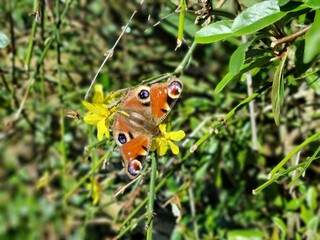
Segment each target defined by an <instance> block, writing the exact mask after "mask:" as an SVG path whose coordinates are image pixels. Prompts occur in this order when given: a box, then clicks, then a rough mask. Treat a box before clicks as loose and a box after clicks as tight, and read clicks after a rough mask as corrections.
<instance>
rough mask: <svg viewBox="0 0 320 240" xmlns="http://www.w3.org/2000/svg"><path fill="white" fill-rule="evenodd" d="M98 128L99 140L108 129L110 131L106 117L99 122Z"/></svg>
mask: <svg viewBox="0 0 320 240" xmlns="http://www.w3.org/2000/svg"><path fill="white" fill-rule="evenodd" d="M97 128H98V134H97V137H98V140H99V141H101V140H102V138H103V135H104V134H105V132H106V131H109V130H108V128H107V127H106V124H105V119H104V118H103V119H101V120H100V121H99V122H98V124H97Z"/></svg>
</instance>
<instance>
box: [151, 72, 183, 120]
mask: <svg viewBox="0 0 320 240" xmlns="http://www.w3.org/2000/svg"><path fill="white" fill-rule="evenodd" d="M182 88H183V84H182V82H181V81H180V80H179V79H178V78H172V79H170V80H169V81H168V82H166V83H159V84H155V85H153V86H151V89H150V105H151V116H152V117H153V119H154V122H155V123H156V125H159V123H161V122H162V121H163V119H164V118H165V117H166V116H167V115H168V113H169V112H170V111H171V109H172V107H173V106H174V104H175V103H176V102H177V100H178V98H179V96H180V94H181V91H182Z"/></svg>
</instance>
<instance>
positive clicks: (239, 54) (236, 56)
mask: <svg viewBox="0 0 320 240" xmlns="http://www.w3.org/2000/svg"><path fill="white" fill-rule="evenodd" d="M252 42H253V40H251V41H249V42H246V43H244V44H242V45H240V46H239V47H238V48H237V49H236V50H235V51H234V52H233V54H232V56H231V57H230V62H229V71H230V72H232V73H237V72H239V71H240V69H241V67H242V66H243V63H244V60H245V55H246V51H247V49H248V47H249V46H250V45H251V43H252Z"/></svg>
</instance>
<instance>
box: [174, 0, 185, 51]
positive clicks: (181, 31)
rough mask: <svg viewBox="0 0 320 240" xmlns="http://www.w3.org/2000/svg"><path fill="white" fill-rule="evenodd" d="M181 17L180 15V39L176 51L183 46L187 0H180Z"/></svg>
mask: <svg viewBox="0 0 320 240" xmlns="http://www.w3.org/2000/svg"><path fill="white" fill-rule="evenodd" d="M179 7H180V15H179V27H178V37H177V46H176V49H175V50H177V48H179V47H180V46H181V44H182V39H183V29H184V17H185V12H186V9H187V4H186V1H185V0H180V6H179Z"/></svg>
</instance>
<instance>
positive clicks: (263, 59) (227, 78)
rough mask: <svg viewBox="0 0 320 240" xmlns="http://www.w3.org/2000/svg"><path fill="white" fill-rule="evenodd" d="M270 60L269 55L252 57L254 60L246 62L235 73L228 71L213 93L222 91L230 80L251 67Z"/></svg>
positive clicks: (261, 64)
mask: <svg viewBox="0 0 320 240" xmlns="http://www.w3.org/2000/svg"><path fill="white" fill-rule="evenodd" d="M269 62H270V57H269V56H264V57H261V58H258V59H254V61H252V62H250V63H246V64H244V65H243V66H242V68H241V70H240V71H239V72H238V73H236V74H233V73H232V72H228V73H227V74H226V75H225V76H224V78H223V79H222V80H221V81H220V82H219V83H218V85H217V87H216V89H215V90H214V93H215V94H217V93H219V92H221V91H222V89H224V87H225V86H226V85H227V84H228V83H229V82H230V81H232V80H234V79H237V78H240V76H241V75H242V74H243V73H245V72H247V71H250V70H251V69H254V68H256V67H261V66H264V65H266V64H268V63H269Z"/></svg>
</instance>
